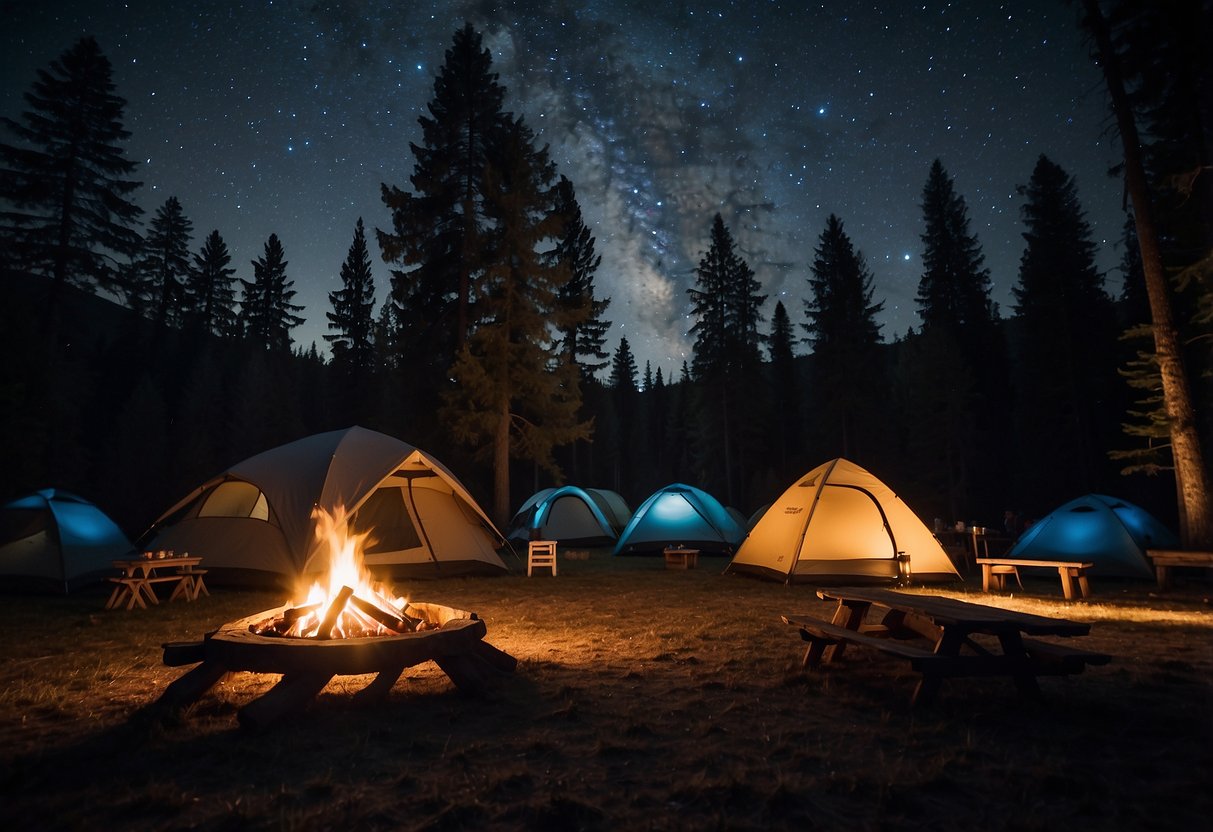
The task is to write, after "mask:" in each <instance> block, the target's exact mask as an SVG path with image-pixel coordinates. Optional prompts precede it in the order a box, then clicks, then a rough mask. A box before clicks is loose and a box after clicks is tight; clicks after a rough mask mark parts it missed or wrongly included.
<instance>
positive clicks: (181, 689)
mask: <svg viewBox="0 0 1213 832" xmlns="http://www.w3.org/2000/svg"><path fill="white" fill-rule="evenodd" d="M227 672H228V670H227V668H226V667H224V666H223V665H222V664H220V663H219V662H216V661H204V662H202V664H200V665H198V666H197V667H195V668H193V669H191V670H190V671H189V672H187V673H185V674H184V675H182V676H180V677H179V678H177V679H175V680H173V681H172V682H170V683H169V685H168V687H166V688H165V689H164V693H162V694H160V698H159V699H157V700H156V704H157V705H160V706H163V707H166V708H181V707H184V706H186V705H192V704H193V703H194V702H196V701H198V699H199V698H200V697H201V696H202V694H204V693H206V692H207V691H208V690H210V689H211V688H212V687H214V686H215V685H216V684H218V683H219V680H220V679H222V678H223V677H224V676H226V675H227Z"/></svg>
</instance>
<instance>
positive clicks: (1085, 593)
mask: <svg viewBox="0 0 1213 832" xmlns="http://www.w3.org/2000/svg"><path fill="white" fill-rule="evenodd" d="M1074 575H1075V577H1077V578H1078V590H1079V592H1081V593H1082V597H1083V598H1090V597H1091V582H1090V581H1089V580H1087V570H1085V569H1083V568H1082V567H1076V568H1075V569H1074Z"/></svg>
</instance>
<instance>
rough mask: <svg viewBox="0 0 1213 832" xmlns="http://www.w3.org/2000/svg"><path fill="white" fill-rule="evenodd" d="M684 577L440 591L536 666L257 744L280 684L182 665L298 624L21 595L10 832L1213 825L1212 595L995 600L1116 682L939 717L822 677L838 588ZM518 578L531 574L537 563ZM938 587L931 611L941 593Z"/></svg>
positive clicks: (850, 660) (310, 716) (335, 697)
mask: <svg viewBox="0 0 1213 832" xmlns="http://www.w3.org/2000/svg"><path fill="white" fill-rule="evenodd" d="M724 564H725V559H723V558H705V559H703V560H701V562H700V567H699V568H698V569H692V570H687V571H674V570H666V569H664V568H662V566H661V562H660V558H646V557H613V556H612V555H611V554H610V550H609V548H608V549H602V548H599V549H593V550H589V558H588V559H586V560H580V559H563V558H562V561H561V564H560V574H559V576H558V577H556V578H551V577H547V576H536V577H533V578H529V579H528V578H526V577H525V576H524V574H519V573H518V572H517V571H516V570H515V572H514V573H513V574H510V575H506V576H502V577H497V578H450V579H441V580H425V581H415V582H413V583H410V584H409V585H408V586H407V591H408V592H409V593H410V596H411V597H414V596H415V597H416V598H417V599H419V600H424V601H440V602H441V603H445V604H450V605H452V606H455V607H460V608H463V609H467V610H473V611H476V612H477V613H478V614H479V615H481V616H482V617H483V618H484V620H485V622H486V624H487V627H488V636H487V638H488V640H489V641H491V642H492V643H493V644H495V645H496V646H497V647H499V648H501V649H503V650H505V651H507V652H509V653H511V654H512V655H514V656H515V657H517V658H518V660H519V666H518V670H517V672H516V673H515V674H513V675H512V676H511V677H509V678H507V679H506V680H504V681H503V682H502V683H501V684H499V685H497V686H495V687H494V689H493V690H491V691H489V692H487V693H486V694H484V695H483V696H479V697H469V696H466V695H463V694H460V693H458V692H457V691H455V690H454V689H453V687H452V686H451V684H450V682H449V681H448V680H447V679H446V678H445V677H444V676H443V675H442V674H441V673H440V672H439V671H438V670H437V669H436V668H435V667H434V666H433V665H428V666H425V667H418V668H414V669H413V671H412V672H410V674H409V675H408V676H407V678H406V679H403V680H401V681H400V682H399V683H398V684H397V685H396V688H395V689H394V690H393V692H392V694H391V696H390V697H389V698H388V699H387V700H386V701H384V702H382V703H380V704H378V705H374V706H359V705H357V704H356V703H354V702H353V701H352V699H351V691H352V690H354V689H357V687H359V686H360V684H361V682H360V680H358V679H357V678H356V677H338V679H336V680H334V682H333V683H331V684H330V685H329V686H328V688H327V689H326V690H325V691H324V692H323V694H322V695H321V696H320V697H318V698H317V700H316V701H315V702H314V703H313V704H312V705H311V706H310V707H309V709H308V710H307V711H306V712H305V713H304V714H303V715H302V716H301V717H300V718H299V719H297V720H295V721H293V722H292V723H290V724H287V725H284V726H282V727H281V728H280V729H278V730H274V731H271V732H267V733H264V734H253V735H250V734H249V733H248V732H245V731H242V730H241V729H240V728H239V727H238V725H237V722H236V719H235V717H234V714H233V712H234V710H235V708H237V707H239V706H240V705H242V704H243V703H245V702H247V701H248V700H250V699H251V698H253V697H254V696H256V695H258V694H259V693H261V692H263V691H264V690H265V689H266V688H267V687H269V686H270V685H271V684H272V682H273V678H272V677H268V676H259V675H256V674H243V675H242V676H233V677H232V679H231V680H230V681H228V682H226V683H224V684H223V685H221V686H220V687H218V688H216V689H215V690H213V691H212V692H211V693H210V694H208V695H207V696H206V697H205V698H203V699H202V700H201V701H199V702H198V703H197V704H196V705H194V706H193V707H191V708H189V709H187V710H185V711H184V712H182V713H180V714H176V715H158V714H156V712H155V709H154V708H153V707H152V706H153V703H154V701H155V700H156V699H157V697H158V696H159V695H160V693H161V692H162V690H163V689H164V687H165V686H166V685H167V684H169V683H170V682H171V681H172V680H173V679H175V678H176V677H177V676H178V675H180V669H178V668H169V667H165V666H163V665H162V664H161V650H160V645H161V643H163V642H167V641H174V640H181V639H190V638H195V637H197V636H199V635H200V634H201V633H203V632H205V631H207V630H209V629H212V628H214V627H215V626H217V625H218V624H220V623H221V622H223V621H228V620H232V619H234V618H237V617H239V616H240V615H244V614H247V613H248V612H251V611H253V610H257V609H261V608H265V607H269V606H272V605H273V604H275V603H278V602H279V601H280V600H281V599H280V598H279V597H278V596H277V595H275V594H274V593H272V592H257V591H252V590H237V589H223V588H219V587H215V588H213V589H212V593H211V596H210V597H209V598H204V599H202V600H200V601H199V602H198V603H193V604H181V603H173V604H162V605H161V606H159V607H155V608H152V609H150V610H135V611H131V612H126V611H106V610H103V609H102V602H103V596H102V595H100V594H97V593H92V594H89V593H86V594H72V595H70V596H67V597H44V596H7V597H5V598H4V604H3V611H2V612H0V651H2V653H3V655H4V656H5V657H6V661H5V662H4V664H3V668H2V669H0V674H2V677H3V678H2V680H0V691H3V693H2V694H0V695H2V696H3V699H2V700H0V736H2V738H3V742H2V744H0V747H2V748H3V752H2V755H3V766H2V777H3V792H4V796H5V799H4V807H3V808H2V809H0V815H2V816H3V817H4V818H5V819H6V826H7V827H8V828H14V829H15V828H29V827H32V826H38V827H40V828H48V829H49V828H54V829H85V828H89V829H95V828H117V829H122V828H127V829H132V828H139V829H182V828H203V829H234V828H240V829H294V828H316V829H319V828H350V829H465V828H474V827H483V828H499V829H612V828H630V829H649V828H652V829H710V828H729V829H767V828H772V827H794V826H799V827H805V826H808V827H811V828H812V827H817V828H859V829H872V828H881V829H918V828H923V827H924V826H929V827H930V828H933V829H955V830H961V829H979V828H980V829H1041V830H1046V829H1057V828H1061V827H1064V826H1067V825H1077V826H1081V827H1082V828H1090V829H1113V828H1121V829H1198V828H1201V827H1202V826H1204V825H1205V823H1206V822H1207V819H1208V817H1209V815H1210V812H1211V811H1213V798H1211V797H1210V794H1209V792H1208V790H1207V789H1206V788H1204V786H1203V782H1204V780H1205V777H1204V774H1203V772H1208V771H1209V770H1210V765H1211V763H1213V752H1211V750H1210V749H1213V724H1211V721H1210V719H1209V707H1210V703H1211V702H1213V638H1210V627H1211V626H1213V614H1211V613H1210V609H1209V605H1208V600H1207V598H1208V594H1209V592H1208V591H1209V587H1208V584H1207V583H1204V582H1203V581H1192V580H1185V581H1183V582H1180V583H1179V584H1178V585H1177V588H1176V590H1175V591H1173V592H1171V593H1168V594H1166V595H1163V596H1159V595H1157V594H1156V593H1155V592H1154V591H1153V587H1152V585H1151V584H1149V583H1147V582H1120V583H1118V582H1117V581H1114V580H1109V581H1106V582H1103V583H1099V584H1097V596H1096V597H1095V598H1094V599H1092V600H1091V601H1088V602H1085V603H1081V604H1073V603H1070V604H1067V603H1064V602H1063V601H1062V600H1061V599H1060V597H1059V593H1058V591H1057V588H1056V585H1055V582H1053V581H1052V580H1047V579H1045V578H1043V577H1041V578H1039V579H1038V578H1035V577H1028V578H1027V585H1028V591H1027V592H1026V593H1022V594H1021V593H1018V592H1016V593H1014V594H1011V595H1004V596H997V597H995V596H985V595H983V594H981V593H980V590H979V589H975V588H974V587H973V586H972V580H973V578H972V576H969V580H968V581H967V582H966V583H964V584H958V585H954V586H950V587H947V588H944V589H939V590H932V591H933V592H943V593H944V594H948V595H954V596H956V597H961V598H969V599H971V600H979V601H983V602H986V603H994V604H999V605H1006V606H1007V607H1009V608H1015V609H1023V610H1028V611H1032V612H1038V613H1041V614H1046V615H1057V616H1066V617H1070V618H1075V619H1080V620H1083V621H1088V622H1091V623H1092V628H1091V634H1090V636H1088V637H1086V638H1085V639H1082V640H1083V641H1085V642H1089V643H1090V644H1089V645H1088V646H1091V647H1093V648H1096V649H1100V650H1103V651H1106V652H1108V653H1110V654H1112V656H1113V661H1112V663H1111V664H1109V665H1108V666H1106V667H1101V668H1091V669H1089V670H1088V671H1087V672H1086V673H1083V674H1081V675H1077V676H1072V677H1063V678H1054V679H1046V680H1044V681H1043V683H1042V688H1043V694H1044V698H1043V700H1042V701H1041V702H1039V703H1033V702H1023V701H1021V700H1020V699H1019V698H1018V697H1017V696H1016V694H1015V691H1014V688H1013V686H1011V685H1010V684H1008V683H1007V682H1006V680H1001V679H988V680H987V679H961V680H955V681H954V682H953V683H952V684H945V686H944V689H943V691H942V694H941V698H940V700H939V701H938V702H937V703H936V704H935V706H934V707H932V708H930V709H925V710H919V709H911V708H910V707H909V704H908V699H907V696H908V692H909V690H910V688H911V686H912V684H913V681H912V676H913V674H911V673H910V672H909V671H908V670H907V669H906V668H904V667H903V666H901V665H899V664H897V663H895V662H893V661H891V660H890V659H889V658H888V657H886V656H881V655H878V654H874V653H870V652H869V651H855V652H854V653H851V654H848V657H847V659H846V660H845V661H844V662H843V663H840V664H838V665H837V666H835V667H834V668H832V669H830V670H829V671H828V672H826V673H823V674H820V675H813V674H807V673H805V672H803V671H802V670H801V669H800V667H799V660H800V654H801V652H802V649H801V646H800V644H801V643H800V640H799V638H797V636H796V633H795V631H794V630H793V629H792V628H790V627H787V626H786V625H784V624H782V623H781V622H780V621H779V615H780V614H782V613H787V612H793V611H795V612H809V613H815V614H818V615H825V614H827V613H828V607H827V606H826V605H825V604H824V603H823V602H821V601H818V600H817V599H816V597H815V595H814V594H813V592H812V590H811V588H810V587H808V586H804V585H796V584H793V585H783V584H780V583H776V582H766V581H758V580H752V579H749V578H745V577H739V576H731V575H722V574H721V571H722V569H723V566H724ZM514 566H515V567H516V566H517V564H516V563H515V564H514ZM912 591H922V590H912Z"/></svg>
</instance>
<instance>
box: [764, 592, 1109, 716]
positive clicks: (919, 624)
mask: <svg viewBox="0 0 1213 832" xmlns="http://www.w3.org/2000/svg"><path fill="white" fill-rule="evenodd" d="M817 595H818V597H820V598H822V599H823V600H835V601H837V602H838V606H837V607H836V608H835V611H834V617H833V620H832V621H828V622H827V621H822V620H821V619H818V618H816V617H815V616H803V615H784V616H781V618H782V620H783V621H784V623H785V624H790V625H792V626H794V627H797V628H798V629H799V631H800V636H801V638H802V639H803V640H804V641H806V642H808V648H807V649H806V651H805V655H804V660H803V666H804V667H805V668H806V669H814V668H817V667H819V666H820V665H823V664H831V663H833V662H835V661H837V660H838V659H839V658H841V657H842V655H843V652H844V651H845V649H846V647H847V646H848V645H856V646H861V647H870V648H873V649H876V650H879V651H881V652H882V653H885V654H888V655H891V656H895V657H897V658H900V659H906V660H908V661H909V662H910V667H911V669H912V670H914V671H916V672H918V673H921V674H922V678H921V679H920V680H919V681H918V684H917V685H916V687H915V689H914V693H913V695H912V697H911V703H912V704H919V703H925V702H928V701H930V700H931V699H932V698H933V697H934V695H935V693H936V692H937V691H938V689H939V686H940V683H941V681H942V680H943V679H945V678H949V677H961V676H1010V677H1012V679H1013V680H1014V681H1015V684H1016V686H1017V687H1018V689H1019V690H1020V692H1021V693H1023V694H1027V695H1033V696H1037V695H1039V693H1040V687H1039V685H1038V684H1037V681H1036V679H1037V677H1038V676H1053V675H1066V674H1074V673H1081V672H1082V671H1083V669H1085V668H1086V666H1087V665H1088V664H1090V665H1100V664H1107V663H1108V662H1109V661H1110V660H1111V657H1110V656H1108V655H1106V654H1103V653H1095V652H1092V651H1089V650H1083V649H1080V648H1074V647H1071V646H1069V645H1066V644H1058V643H1056V642H1048V641H1041V640H1039V639H1036V638H1025V637H1024V636H1025V635H1029V636H1063V637H1070V636H1082V635H1087V634H1088V633H1089V632H1090V629H1091V625H1089V624H1084V623H1081V622H1077V621H1070V620H1068V619H1064V618H1049V617H1046V616H1040V615H1033V614H1031V613H1023V612H1017V611H1015V610H1004V609H999V608H997V607H989V606H986V605H984V604H973V603H970V602H967V601H958V600H955V599H952V598H944V597H940V596H933V595H916V594H911V593H904V592H895V591H893V590H888V589H880V588H869V587H840V588H836V589H822V590H819V591H818V592H817ZM873 611H875V612H876V613H877V614H878V615H879V616H880V620H879V621H870V620H868V619H869V613H871V612H873ZM975 636H989V637H993V638H992V639H990V640H989V641H986V642H984V643H983V641H981V640H978V639H976V638H975ZM995 641H996V642H997V645H995V643H994V642H995ZM962 650H963V651H964V652H962Z"/></svg>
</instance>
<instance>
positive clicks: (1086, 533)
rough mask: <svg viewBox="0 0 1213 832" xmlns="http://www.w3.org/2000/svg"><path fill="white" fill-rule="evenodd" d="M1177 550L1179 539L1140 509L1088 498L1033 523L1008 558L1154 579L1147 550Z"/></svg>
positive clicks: (1111, 499)
mask: <svg viewBox="0 0 1213 832" xmlns="http://www.w3.org/2000/svg"><path fill="white" fill-rule="evenodd" d="M1178 546H1179V540H1178V539H1177V538H1176V537H1175V535H1174V534H1172V533H1171V531H1170V530H1168V529H1167V527H1166V526H1164V525H1163V524H1162V523H1160V522H1159V521H1158V520H1157V519H1155V518H1154V517H1153V515H1151V514H1150V513H1149V512H1148V511H1146V510H1145V509H1143V508H1141V507H1140V506H1135V505H1133V504H1132V503H1129V502H1126V501H1124V500H1118V499H1116V498H1115V497H1106V496H1104V495H1102V494H1088V495H1086V496H1085V497H1079V498H1078V499H1077V500H1071V501H1070V502H1068V503H1066V504H1065V505H1063V506H1061V507H1060V508H1058V509H1056V510H1054V511H1053V512H1052V513H1051V514H1049V515H1048V516H1047V517H1045V518H1044V519H1043V520H1040V521H1038V522H1037V523H1034V524H1033V525H1032V526H1031V527H1030V528H1029V529H1028V530H1027V531H1025V532H1024V533H1023V534H1022V535H1020V536H1019V540H1017V541H1016V542H1015V545H1014V546H1013V547H1012V548H1011V551H1010V553H1009V555H1008V557H1013V558H1027V559H1038V560H1081V561H1090V562H1091V563H1093V564H1095V565H1094V566H1093V567H1092V569H1091V572H1092V574H1095V575H1120V576H1124V577H1133V578H1151V577H1153V575H1154V571H1153V570H1152V569H1151V568H1150V562H1149V560H1148V559H1147V558H1146V553H1145V550H1146V549H1174V548H1178Z"/></svg>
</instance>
